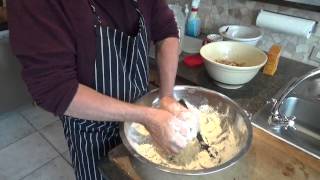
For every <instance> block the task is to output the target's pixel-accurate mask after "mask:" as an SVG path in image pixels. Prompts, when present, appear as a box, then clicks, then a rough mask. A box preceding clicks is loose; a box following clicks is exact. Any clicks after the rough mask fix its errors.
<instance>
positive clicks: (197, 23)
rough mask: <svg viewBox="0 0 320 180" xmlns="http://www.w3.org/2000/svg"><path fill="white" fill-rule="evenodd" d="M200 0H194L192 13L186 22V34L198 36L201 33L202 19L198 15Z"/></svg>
mask: <svg viewBox="0 0 320 180" xmlns="http://www.w3.org/2000/svg"><path fill="white" fill-rule="evenodd" d="M199 4H200V0H192V5H191V6H192V9H191V13H190V15H189V17H188V19H187V23H186V35H188V36H192V37H197V36H199V35H200V28H201V19H200V17H199V15H198V9H199Z"/></svg>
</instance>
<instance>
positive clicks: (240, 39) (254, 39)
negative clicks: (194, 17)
mask: <svg viewBox="0 0 320 180" xmlns="http://www.w3.org/2000/svg"><path fill="white" fill-rule="evenodd" d="M228 27H229V28H232V27H240V28H247V29H252V30H254V31H257V32H258V33H259V36H257V37H254V38H237V37H230V36H227V35H226V34H225V33H223V32H224V31H223V30H225V29H226V28H228ZM219 34H220V35H221V36H223V37H224V38H227V39H231V40H235V41H242V42H248V41H257V40H259V39H261V38H262V36H263V32H262V31H261V29H259V28H258V27H256V26H243V25H235V24H232V25H225V26H221V27H220V28H219Z"/></svg>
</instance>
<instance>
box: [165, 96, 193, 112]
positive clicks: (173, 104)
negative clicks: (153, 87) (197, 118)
mask: <svg viewBox="0 0 320 180" xmlns="http://www.w3.org/2000/svg"><path fill="white" fill-rule="evenodd" d="M160 108H161V109H164V110H166V111H169V112H171V113H172V114H174V115H175V116H177V117H178V116H179V115H180V114H181V113H183V112H188V111H189V110H188V109H187V108H185V107H184V106H183V105H181V104H180V103H178V102H177V101H176V100H175V99H174V98H172V97H169V96H165V97H163V98H161V99H160Z"/></svg>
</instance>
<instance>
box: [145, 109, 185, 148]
mask: <svg viewBox="0 0 320 180" xmlns="http://www.w3.org/2000/svg"><path fill="white" fill-rule="evenodd" d="M144 126H145V127H146V129H147V130H148V131H149V132H150V134H151V137H152V138H153V140H154V142H155V143H156V145H157V146H159V147H160V148H162V149H163V150H165V151H166V152H167V153H178V152H179V151H180V150H182V149H183V148H184V147H186V145H187V139H186V137H185V136H186V133H187V127H186V126H185V123H184V122H183V121H182V120H179V119H178V118H176V117H175V116H174V115H173V114H172V113H170V112H168V111H165V110H160V109H155V110H154V114H153V116H152V117H151V120H149V121H147V122H145V123H144Z"/></svg>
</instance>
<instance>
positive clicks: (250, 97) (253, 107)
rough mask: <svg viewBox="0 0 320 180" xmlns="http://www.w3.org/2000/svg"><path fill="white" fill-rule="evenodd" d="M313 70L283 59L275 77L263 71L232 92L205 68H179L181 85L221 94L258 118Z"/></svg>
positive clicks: (311, 67)
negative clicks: (268, 104)
mask: <svg viewBox="0 0 320 180" xmlns="http://www.w3.org/2000/svg"><path fill="white" fill-rule="evenodd" d="M186 55H187V54H182V55H181V57H180V58H182V59H183V58H184V57H185V56H186ZM153 65H154V63H153ZM313 68H315V67H313V66H310V65H306V64H303V63H301V62H297V61H293V60H290V59H287V58H283V57H282V58H281V59H280V62H279V65H278V70H277V72H276V74H275V75H274V76H267V75H264V74H263V73H262V72H261V71H260V72H259V73H258V74H257V76H255V78H254V79H253V80H251V81H250V82H249V83H247V84H245V85H244V86H243V87H241V88H240V89H235V90H230V89H224V88H221V87H219V86H217V85H216V84H215V83H214V80H213V79H211V78H210V76H209V75H208V73H207V72H206V70H205V67H204V66H201V67H197V68H189V67H187V66H186V65H185V64H184V63H183V62H182V61H181V62H180V63H179V67H178V73H177V81H178V82H179V83H180V84H181V82H183V83H185V84H190V85H196V86H202V87H204V88H208V89H212V90H215V91H218V92H220V93H222V94H225V95H227V96H228V97H230V98H231V99H233V100H235V101H236V102H237V103H239V104H240V105H241V106H242V107H243V108H244V109H246V110H247V111H248V112H250V113H252V114H254V113H256V112H257V111H258V110H259V109H260V108H261V107H262V106H263V105H264V104H265V103H266V101H267V100H270V99H271V98H272V97H273V96H274V95H275V94H276V93H277V91H279V89H280V88H282V87H283V86H285V85H286V84H287V83H288V82H289V81H290V80H292V79H293V78H295V77H299V76H301V75H303V74H304V73H306V72H308V71H309V70H311V69H313Z"/></svg>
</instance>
